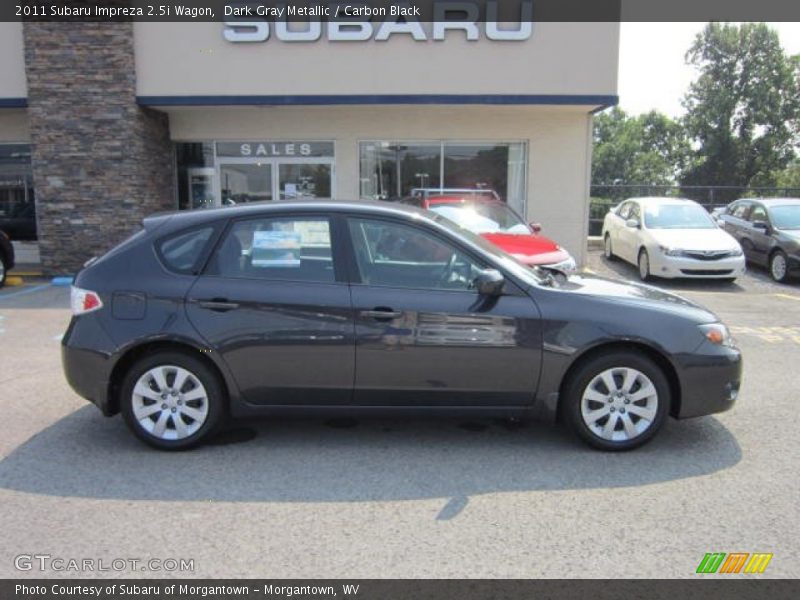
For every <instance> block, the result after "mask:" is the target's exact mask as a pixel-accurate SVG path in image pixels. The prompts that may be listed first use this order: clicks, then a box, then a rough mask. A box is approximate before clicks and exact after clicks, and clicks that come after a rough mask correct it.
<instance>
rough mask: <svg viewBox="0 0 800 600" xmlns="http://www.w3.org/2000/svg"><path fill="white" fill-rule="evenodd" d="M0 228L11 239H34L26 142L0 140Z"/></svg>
mask: <svg viewBox="0 0 800 600" xmlns="http://www.w3.org/2000/svg"><path fill="white" fill-rule="evenodd" d="M0 229H2V230H3V231H5V232H6V234H8V236H9V237H10V238H11V239H12V240H35V239H36V202H35V198H34V195H33V178H32V176H31V147H30V145H29V144H0Z"/></svg>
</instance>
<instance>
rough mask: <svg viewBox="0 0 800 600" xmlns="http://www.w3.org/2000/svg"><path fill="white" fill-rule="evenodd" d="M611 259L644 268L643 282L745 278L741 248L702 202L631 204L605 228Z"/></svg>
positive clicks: (667, 200)
mask: <svg viewBox="0 0 800 600" xmlns="http://www.w3.org/2000/svg"><path fill="white" fill-rule="evenodd" d="M603 247H604V251H605V256H606V258H607V259H609V260H612V259H614V258H616V257H619V258H621V259H623V260H625V261H627V262H629V263H631V264H633V265H636V266H638V268H639V277H640V278H641V279H642V281H647V280H648V279H650V278H651V277H663V278H676V277H687V278H704V279H705V278H713V279H724V280H727V281H733V280H735V279H736V278H737V277H738V276H739V275H742V274H744V272H745V261H744V255H743V253H742V249H741V247H740V246H739V243H738V242H737V241H736V240H735V239H734V238H733V237H732V236H731V235H729V234H728V233H726V232H724V231H723V230H722V229H720V228H719V226H718V225H717V224H716V223H715V222H714V220H713V219H712V218H711V216H710V215H709V214H708V212H706V210H705V209H704V208H703V207H702V206H700V205H699V204H698V203H697V202H694V201H692V200H685V199H682V198H631V199H629V200H626V201H625V202H622V203H621V204H620V205H619V206H618V207H617V208H616V210H614V211H610V212H609V213H608V214H607V215H606V217H605V220H604V222H603Z"/></svg>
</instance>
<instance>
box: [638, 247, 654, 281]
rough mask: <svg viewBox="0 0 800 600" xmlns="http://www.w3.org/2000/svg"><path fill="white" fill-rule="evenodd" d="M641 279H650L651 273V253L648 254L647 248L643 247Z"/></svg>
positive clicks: (639, 262)
mask: <svg viewBox="0 0 800 600" xmlns="http://www.w3.org/2000/svg"><path fill="white" fill-rule="evenodd" d="M638 265H639V279H641V280H642V281H649V280H650V277H651V274H650V255H648V254H647V250H645V249H644V248H642V249H641V250H639V261H638Z"/></svg>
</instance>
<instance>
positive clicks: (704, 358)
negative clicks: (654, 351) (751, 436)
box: [673, 342, 742, 419]
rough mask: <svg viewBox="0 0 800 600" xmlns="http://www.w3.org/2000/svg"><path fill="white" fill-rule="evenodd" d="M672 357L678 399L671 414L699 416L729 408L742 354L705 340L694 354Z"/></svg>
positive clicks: (736, 387)
mask: <svg viewBox="0 0 800 600" xmlns="http://www.w3.org/2000/svg"><path fill="white" fill-rule="evenodd" d="M704 349H705V352H704V351H703V350H704ZM676 360H677V362H678V369H679V379H680V384H681V398H680V406H679V408H678V409H677V414H673V416H675V417H677V418H679V419H688V418H691V417H702V416H704V415H712V414H716V413H721V412H725V411H726V410H730V409H731V408H732V407H733V405H734V404H735V402H736V399H737V398H738V396H739V388H740V386H741V382H742V353H741V352H740V351H739V349H738V348H732V347H727V346H723V347H719V346H712V345H711V344H710V343H708V342H705V343H704V344H703V345H702V346H701V348H700V350H699V352H698V353H693V354H686V355H681V356H679V357H677V359H676Z"/></svg>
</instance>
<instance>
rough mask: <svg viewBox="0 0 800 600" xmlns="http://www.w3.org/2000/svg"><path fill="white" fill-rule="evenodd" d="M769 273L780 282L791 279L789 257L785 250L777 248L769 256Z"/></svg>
mask: <svg viewBox="0 0 800 600" xmlns="http://www.w3.org/2000/svg"><path fill="white" fill-rule="evenodd" d="M769 274H770V276H771V277H772V278H773V279H774V280H775V281H777V282H778V283H785V282H786V280H787V279H789V259H788V258H787V257H786V253H785V252H784V251H783V250H776V251H775V252H773V254H772V256H770V257H769Z"/></svg>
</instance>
